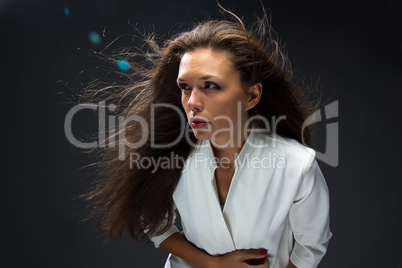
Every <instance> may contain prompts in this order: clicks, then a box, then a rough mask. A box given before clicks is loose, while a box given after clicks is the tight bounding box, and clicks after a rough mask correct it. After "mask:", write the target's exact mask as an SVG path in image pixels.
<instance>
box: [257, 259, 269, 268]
mask: <svg viewBox="0 0 402 268" xmlns="http://www.w3.org/2000/svg"><path fill="white" fill-rule="evenodd" d="M255 266H256V267H261V268H269V260H268V258H264V261H263V262H260V263H259V264H258V265H255Z"/></svg>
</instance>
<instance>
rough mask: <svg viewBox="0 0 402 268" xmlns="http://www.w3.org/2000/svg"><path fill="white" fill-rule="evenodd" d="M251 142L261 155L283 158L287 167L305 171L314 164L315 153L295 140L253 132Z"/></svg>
mask: <svg viewBox="0 0 402 268" xmlns="http://www.w3.org/2000/svg"><path fill="white" fill-rule="evenodd" d="M253 135H254V137H253V142H254V144H255V145H256V146H255V147H256V148H257V147H258V148H262V149H260V150H259V151H260V153H262V154H269V155H271V154H275V156H276V157H281V158H283V159H284V160H285V161H286V163H287V164H288V166H289V167H296V166H297V167H298V169H299V168H300V169H301V170H305V169H307V168H308V167H309V166H311V165H312V164H313V163H314V160H315V156H316V152H315V150H314V149H312V148H309V147H307V146H305V145H303V144H301V143H300V142H298V141H297V140H295V139H291V138H287V137H283V136H280V135H267V134H266V133H261V132H255V133H254V134H253Z"/></svg>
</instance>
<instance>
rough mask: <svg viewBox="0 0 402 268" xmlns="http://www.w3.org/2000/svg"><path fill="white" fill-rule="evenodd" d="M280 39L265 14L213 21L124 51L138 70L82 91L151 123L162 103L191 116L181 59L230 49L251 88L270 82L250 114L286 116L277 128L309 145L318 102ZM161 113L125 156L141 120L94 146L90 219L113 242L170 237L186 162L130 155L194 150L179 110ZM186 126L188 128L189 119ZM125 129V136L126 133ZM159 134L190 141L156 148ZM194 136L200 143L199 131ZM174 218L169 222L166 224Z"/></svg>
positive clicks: (160, 138)
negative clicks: (136, 160)
mask: <svg viewBox="0 0 402 268" xmlns="http://www.w3.org/2000/svg"><path fill="white" fill-rule="evenodd" d="M236 18H237V17H236ZM237 19H238V18H237ZM274 36H275V35H274V34H273V31H272V29H271V27H270V23H269V21H268V18H267V16H264V17H263V18H262V19H259V20H258V21H257V23H255V24H254V25H253V26H252V27H251V29H250V30H247V29H246V27H245V26H244V24H243V23H242V21H241V20H240V19H238V20H237V21H236V22H231V21H225V20H209V21H206V22H202V23H199V24H197V25H195V27H194V28H193V29H192V30H190V31H188V32H182V33H179V34H177V35H175V36H173V37H172V38H170V39H169V40H167V41H166V42H165V43H164V44H163V45H158V42H157V41H156V40H155V38H154V36H153V35H150V36H148V38H145V40H144V44H145V45H146V46H143V48H142V49H140V50H139V49H134V48H129V49H126V50H123V51H122V53H120V54H119V55H118V56H120V57H121V56H124V57H125V59H128V60H129V62H130V66H131V68H130V72H127V73H126V72H121V76H122V77H123V78H126V82H127V83H126V84H123V85H122V84H110V85H106V86H103V87H102V88H99V83H93V84H90V85H89V86H88V88H87V89H86V91H85V92H84V93H83V94H82V96H84V97H85V98H86V99H90V100H92V101H93V100H99V99H101V100H104V101H114V104H115V105H116V106H117V109H116V111H118V113H119V114H120V115H122V116H124V118H128V117H130V116H133V115H137V116H140V117H142V118H144V119H145V121H147V122H150V121H151V120H152V118H151V109H150V106H151V105H152V104H157V103H167V104H170V105H173V106H175V107H177V108H179V109H181V111H182V112H183V114H185V113H184V110H183V108H182V106H181V101H180V99H181V91H180V90H179V88H178V86H177V84H176V78H177V75H178V69H179V64H180V60H181V57H182V56H183V54H184V53H186V52H189V51H193V50H196V49H199V48H212V49H215V50H223V51H226V52H229V54H230V55H231V60H232V62H233V65H234V66H235V68H236V70H238V71H239V72H240V74H241V83H242V85H243V86H244V88H246V87H248V86H250V85H253V84H255V83H258V82H260V83H262V86H263V94H262V97H261V100H260V102H259V103H258V105H257V106H256V107H254V108H253V109H252V110H250V111H249V116H253V115H261V116H263V117H265V118H266V120H267V121H268V122H270V121H271V119H272V116H274V117H279V116H281V115H286V120H283V121H281V122H280V123H279V124H278V126H277V129H276V133H277V134H278V135H282V136H284V137H288V138H292V139H295V140H297V141H299V142H302V140H303V137H304V140H303V141H304V144H307V145H308V144H310V130H309V129H307V130H305V131H304V133H302V125H303V122H304V121H305V119H306V118H307V116H308V115H309V112H310V110H311V109H312V108H314V106H313V105H312V104H314V102H310V101H309V100H308V98H307V97H308V94H306V93H308V91H306V90H305V89H304V88H300V87H298V86H297V83H296V81H295V79H294V76H293V72H292V68H291V66H290V64H289V60H288V58H287V56H286V55H285V54H284V52H283V51H282V50H281V48H280V46H279V44H278V42H277V41H276V40H275V38H274ZM145 47H146V48H147V49H145ZM145 50H146V51H145ZM117 58H118V57H114V58H113V60H114V61H116V60H117ZM141 59H142V60H141ZM107 92H109V94H108V95H105V94H107ZM154 112H155V114H154V118H157V120H155V121H154V122H153V123H154V124H155V128H154V130H155V131H154V132H151V131H149V133H148V137H147V141H146V142H145V144H144V145H143V146H140V147H138V148H126V150H125V152H124V157H123V158H124V159H121V158H120V159H119V157H118V155H119V152H120V151H119V148H121V147H120V146H124V147H126V146H125V144H126V140H125V139H127V141H130V142H135V141H139V140H140V139H141V138H142V134H143V133H142V132H141V131H139V130H140V129H141V128H142V126H141V124H140V123H139V122H138V121H131V122H130V123H128V124H126V125H125V126H124V128H123V129H122V130H120V132H118V133H115V134H114V135H111V136H109V137H108V138H107V140H106V141H110V140H113V141H115V146H111V147H102V148H101V147H100V146H99V145H98V147H97V148H95V149H96V150H95V149H93V150H91V152H92V153H96V154H97V155H98V156H100V157H101V159H100V161H98V162H97V163H96V165H97V167H98V169H97V178H96V180H95V182H94V188H93V189H92V190H91V191H90V192H89V193H88V194H86V195H85V199H86V200H87V201H89V202H90V203H91V205H92V206H91V207H92V214H91V215H90V217H89V218H91V219H93V220H94V221H95V222H96V224H97V226H98V228H99V229H100V230H101V231H104V232H106V234H107V236H108V238H109V239H113V238H118V237H121V235H122V234H123V233H128V234H130V235H131V237H133V238H134V239H136V240H138V241H139V240H142V239H144V238H146V237H147V236H153V235H159V234H162V233H163V232H165V231H167V229H168V228H169V226H170V224H171V223H172V218H173V192H174V190H175V187H176V185H177V183H178V181H179V179H180V175H181V171H182V168H183V167H182V166H176V167H173V168H166V169H161V168H159V169H156V170H154V169H152V168H148V169H146V168H138V167H136V166H134V167H133V166H132V167H130V163H129V162H130V160H129V159H130V154H133V153H135V154H137V155H139V156H140V157H148V158H152V157H154V158H155V157H168V158H169V156H170V155H171V154H174V155H177V156H179V157H182V158H183V159H187V158H188V156H189V155H190V154H191V152H192V150H193V147H192V146H190V144H189V142H188V140H187V139H186V138H185V136H183V135H182V132H183V123H184V122H183V121H182V120H181V119H180V117H179V116H178V115H177V112H176V111H174V110H172V109H168V108H163V107H162V108H160V109H157V110H156V111H154ZM185 125H186V127H187V128H188V124H185ZM260 127H263V126H262V125H261V126H260ZM122 132H124V133H125V135H119V133H122ZM151 135H153V138H154V142H155V143H157V144H168V143H170V142H171V141H174V140H176V139H177V137H179V136H180V135H181V136H182V137H183V138H182V139H180V140H179V141H178V142H176V143H174V145H172V146H170V147H169V148H168V149H166V148H154V146H152V143H151V141H150V139H151ZM190 139H191V141H192V142H196V138H195V137H194V135H192V134H190ZM106 141H105V143H106ZM166 217H167V219H168V220H167V221H166V222H165V223H163V221H164V220H165V219H166Z"/></svg>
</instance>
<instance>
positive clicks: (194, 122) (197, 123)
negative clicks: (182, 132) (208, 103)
mask: <svg viewBox="0 0 402 268" xmlns="http://www.w3.org/2000/svg"><path fill="white" fill-rule="evenodd" d="M190 125H191V127H192V128H202V127H205V126H206V125H207V122H206V121H205V120H202V119H200V118H198V117H192V118H191V119H190Z"/></svg>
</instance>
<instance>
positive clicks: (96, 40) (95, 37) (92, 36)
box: [88, 31, 102, 45]
mask: <svg viewBox="0 0 402 268" xmlns="http://www.w3.org/2000/svg"><path fill="white" fill-rule="evenodd" d="M88 37H89V40H90V41H91V43H92V44H94V45H99V44H100V43H101V42H102V39H101V37H100V35H99V34H98V33H97V32H95V31H90V32H89V35H88Z"/></svg>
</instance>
